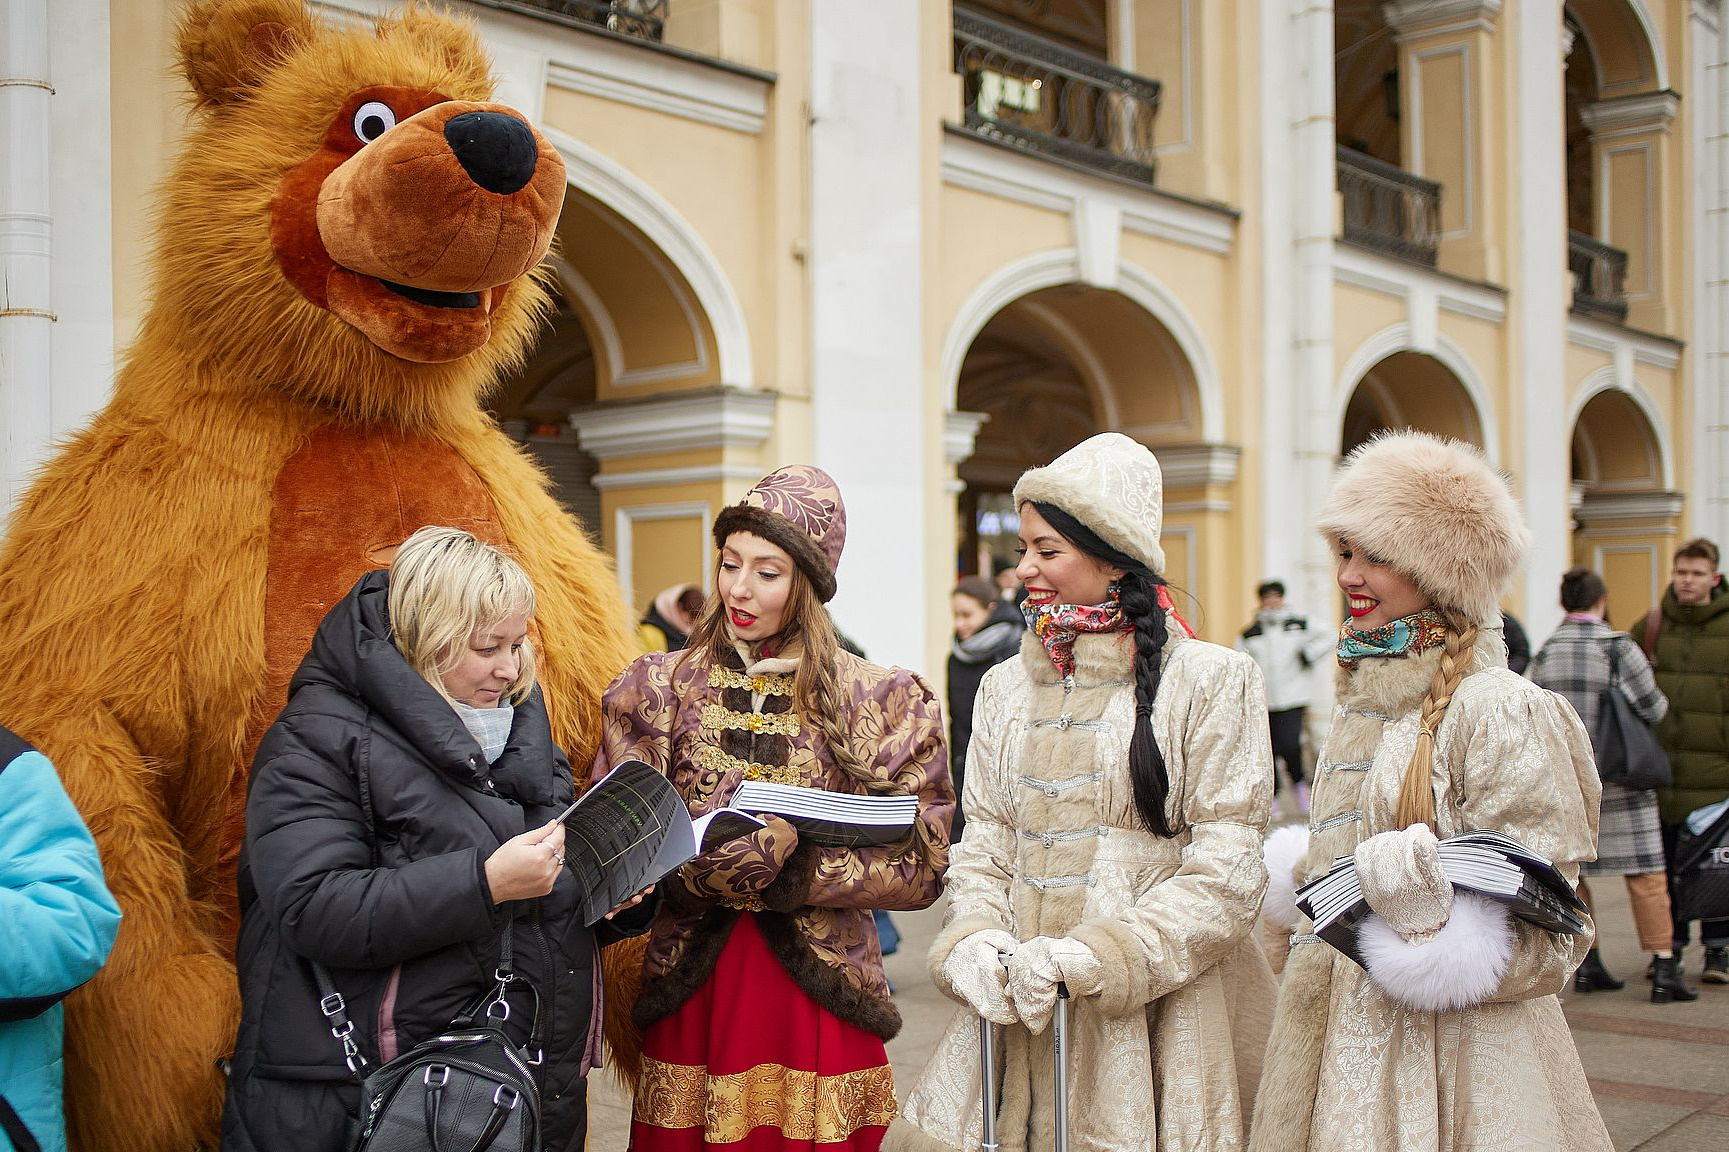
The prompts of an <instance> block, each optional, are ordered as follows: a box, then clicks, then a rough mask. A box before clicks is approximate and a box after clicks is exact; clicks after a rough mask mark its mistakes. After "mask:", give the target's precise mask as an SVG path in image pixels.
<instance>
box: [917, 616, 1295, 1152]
mask: <svg viewBox="0 0 1729 1152" xmlns="http://www.w3.org/2000/svg"><path fill="white" fill-rule="evenodd" d="M1170 633H1171V637H1172V639H1171V640H1170V641H1169V642H1168V643H1167V644H1166V646H1165V649H1164V671H1163V674H1162V677H1161V683H1160V686H1159V692H1158V697H1157V699H1156V701H1155V702H1154V707H1153V714H1152V717H1151V720H1150V723H1151V724H1152V726H1153V732H1154V735H1155V736H1156V737H1157V739H1158V743H1159V748H1160V750H1161V751H1162V752H1163V753H1164V757H1165V765H1166V770H1167V772H1168V774H1169V779H1170V792H1169V796H1168V799H1167V801H1166V805H1165V811H1166V813H1167V815H1168V816H1169V818H1170V822H1171V824H1172V826H1173V827H1174V828H1176V830H1177V831H1176V834H1175V835H1173V836H1170V837H1162V836H1157V835H1155V834H1153V833H1152V832H1149V831H1147V830H1146V828H1145V827H1144V826H1142V824H1141V822H1140V818H1139V816H1138V814H1137V813H1136V810H1135V803H1134V788H1133V785H1132V783H1131V781H1130V778H1129V743H1130V740H1131V738H1132V736H1133V734H1134V725H1135V723H1136V720H1135V702H1134V671H1133V667H1132V664H1131V660H1132V655H1133V648H1132V641H1131V638H1130V636H1129V634H1128V633H1126V632H1117V633H1104V634H1090V635H1089V634H1085V633H1083V634H1082V635H1080V636H1079V637H1077V638H1076V640H1075V648H1074V655H1075V671H1074V676H1073V678H1072V681H1071V682H1070V683H1068V684H1065V683H1064V680H1063V678H1062V677H1061V676H1060V675H1058V673H1057V670H1056V668H1055V666H1053V665H1052V663H1051V661H1050V658H1049V657H1048V656H1047V655H1046V653H1045V650H1044V648H1043V647H1042V645H1041V644H1040V642H1039V640H1038V639H1037V637H1035V636H1034V635H1033V634H1032V633H1030V632H1029V633H1028V634H1027V636H1026V637H1025V638H1024V639H1023V641H1022V644H1021V652H1020V655H1019V657H1018V658H1016V659H1013V660H1009V661H1006V662H1004V663H1002V664H999V665H997V666H996V667H995V668H992V669H991V670H990V671H989V672H987V673H985V678H984V683H983V685H982V686H981V687H980V689H979V697H978V703H977V705H976V707H975V711H974V721H973V739H972V744H971V745H970V746H969V748H968V750H967V767H966V774H965V777H964V779H965V781H966V797H965V803H966V812H967V825H966V834H965V836H964V837H962V839H961V842H960V843H959V844H957V845H956V846H955V849H954V865H953V867H952V868H951V870H950V872H949V908H948V917H947V920H946V922H945V923H944V925H943V928H942V931H941V932H940V933H938V935H937V938H936V940H935V942H934V943H933V944H932V946H931V952H930V961H929V962H930V968H931V973H932V976H933V978H934V979H935V980H936V983H937V986H938V987H939V988H941V989H942V990H943V991H944V992H945V993H948V994H949V995H953V994H954V993H953V991H952V989H951V987H950V986H949V984H948V982H947V980H946V979H945V977H944V976H943V974H942V968H943V965H944V963H945V962H946V961H947V960H948V958H949V955H950V953H951V952H952V951H953V950H954V947H955V945H956V944H957V943H959V941H960V940H961V939H963V938H964V937H966V936H969V935H971V934H972V933H974V932H977V931H980V930H981V929H986V928H1000V929H1004V930H1006V931H1008V932H1010V933H1012V934H1013V935H1014V937H1015V938H1016V939H1017V940H1027V939H1030V938H1031V937H1034V936H1059V937H1061V936H1066V937H1070V938H1072V939H1075V940H1078V941H1080V942H1081V943H1083V944H1085V945H1086V946H1087V947H1088V948H1090V949H1091V950H1092V952H1093V953H1094V954H1095V955H1096V956H1097V957H1098V958H1099V959H1100V961H1102V962H1103V965H1104V971H1105V984H1104V987H1103V989H1102V990H1101V991H1100V992H1099V993H1098V994H1097V995H1094V996H1086V997H1082V998H1079V999H1077V1000H1076V1001H1075V1002H1074V1004H1073V1007H1072V1009H1071V1023H1070V1053H1069V1083H1070V1107H1069V1129H1070V1131H1069V1135H1070V1144H1069V1146H1070V1147H1071V1148H1073V1149H1075V1150H1076V1152H1147V1150H1149V1149H1153V1148H1157V1149H1160V1150H1161V1152H1175V1150H1177V1149H1182V1150H1185V1152H1202V1150H1205V1152H1219V1150H1226V1149H1229V1150H1236V1149H1240V1148H1241V1147H1242V1146H1243V1140H1244V1130H1245V1129H1246V1128H1247V1126H1248V1120H1249V1109H1250V1106H1251V1104H1252V1102H1253V1101H1254V1097H1255V1086H1256V1082H1257V1080H1258V1078H1259V1076H1260V1063H1261V1055H1262V1051H1263V1050H1264V1048H1265V1044H1266V1036H1267V1030H1268V1027H1269V1023H1270V1020H1271V1016H1272V1005H1273V997H1274V988H1273V976H1272V972H1271V970H1270V969H1269V968H1268V966H1267V961H1266V958H1265V956H1264V955H1263V954H1262V952H1261V950H1260V947H1259V945H1258V944H1257V942H1256V939H1255V934H1254V926H1255V922H1256V917H1257V916H1258V915H1259V913H1260V909H1261V896H1262V894H1263V892H1264V891H1265V890H1266V885H1267V870H1266V866H1265V864H1264V863H1263V861H1262V858H1261V840H1262V836H1263V834H1264V833H1265V830H1266V826H1267V818H1268V815H1269V813H1270V811H1271V807H1272V796H1273V772H1272V750H1271V747H1270V745H1269V742H1268V734H1267V712H1266V702H1265V696H1264V695H1263V693H1262V688H1261V672H1260V669H1259V668H1258V667H1257V666H1256V665H1255V662H1254V661H1253V660H1251V659H1250V658H1249V657H1248V656H1246V655H1244V654H1242V653H1240V652H1232V651H1230V650H1229V649H1226V648H1221V647H1219V646H1218V645H1216V644H1208V643H1205V642H1203V641H1200V640H1194V639H1190V638H1188V637H1186V636H1184V635H1182V633H1181V632H1180V630H1179V626H1178V625H1177V624H1176V623H1175V622H1172V623H1171V624H1170ZM1000 1034H1001V1043H1000V1048H999V1051H1000V1052H1001V1053H1002V1055H1001V1059H1002V1063H1003V1068H1002V1095H1001V1108H1000V1109H999V1112H998V1128H997V1137H998V1139H999V1140H1000V1142H1001V1148H1002V1149H1003V1152H1025V1150H1027V1149H1044V1148H1049V1147H1051V1146H1052V1139H1053V1131H1054V1124H1053V1097H1052V1092H1051V1083H1052V1075H1053V1066H1052V1052H1051V1038H1050V1035H1049V1031H1048V1030H1047V1031H1046V1033H1045V1034H1044V1035H1039V1036H1034V1035H1032V1034H1031V1033H1029V1032H1028V1031H1027V1029H1026V1028H1025V1027H1022V1026H1020V1025H1014V1026H1010V1027H1007V1028H1003V1029H1001V1030H1000ZM978 1036H979V1029H978V1017H977V1016H975V1015H973V1014H972V1011H971V1009H969V1008H967V1007H965V1006H962V1007H960V1008H958V1009H957V1010H956V1011H955V1014H954V1016H953V1018H952V1019H951V1021H950V1023H949V1026H948V1030H947V1031H946V1032H945V1033H944V1035H943V1038H942V1040H941V1041H939V1042H938V1044H937V1046H936V1050H935V1051H934V1052H933V1053H932V1055H931V1058H930V1062H929V1064H927V1065H926V1067H925V1070H924V1072H923V1074H922V1075H921V1076H920V1078H919V1080H918V1083H917V1084H915V1085H914V1086H913V1088H912V1090H911V1091H910V1092H909V1093H908V1095H907V1098H906V1100H905V1102H904V1104H903V1107H902V1109H901V1118H900V1119H898V1120H896V1121H895V1122H894V1123H893V1124H892V1125H891V1126H890V1128H889V1130H888V1134H887V1137H886V1139H885V1140H884V1143H883V1147H884V1149H885V1152H960V1150H963V1149H972V1148H977V1147H978V1146H979V1142H980V1135H981V1134H980V1129H981V1127H982V1124H981V1104H980V1098H979V1094H980V1084H979V1042H978Z"/></svg>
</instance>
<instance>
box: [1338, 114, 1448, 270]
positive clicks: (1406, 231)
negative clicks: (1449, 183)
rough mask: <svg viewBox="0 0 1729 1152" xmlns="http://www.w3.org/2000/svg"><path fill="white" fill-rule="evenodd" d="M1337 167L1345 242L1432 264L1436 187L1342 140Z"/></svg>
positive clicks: (1437, 233)
mask: <svg viewBox="0 0 1729 1152" xmlns="http://www.w3.org/2000/svg"><path fill="white" fill-rule="evenodd" d="M1338 166H1339V192H1340V194H1341V195H1342V196H1343V197H1344V199H1345V240H1346V242H1347V243H1351V244H1358V245H1361V246H1362V247H1364V248H1373V249H1374V250H1375V251H1377V252H1385V253H1387V254H1388V255H1391V256H1398V257H1401V258H1402V259H1405V260H1415V261H1417V262H1418V263H1420V264H1427V265H1429V266H1430V267H1431V268H1432V267H1434V265H1435V256H1436V251H1437V248H1438V246H1439V244H1440V237H1441V186H1440V185H1439V184H1437V183H1435V182H1434V181H1433V180H1425V179H1423V178H1422V177H1421V176H1413V175H1411V173H1409V172H1407V171H1405V170H1404V169H1403V168H1399V167H1397V166H1395V165H1392V164H1388V163H1387V162H1386V161H1384V160H1377V159H1375V158H1374V157H1373V156H1369V155H1366V154H1365V153H1362V152H1358V151H1357V150H1356V149H1355V148H1346V147H1345V146H1344V145H1342V144H1341V145H1339V146H1338Z"/></svg>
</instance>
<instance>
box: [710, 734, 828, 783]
mask: <svg viewBox="0 0 1729 1152" xmlns="http://www.w3.org/2000/svg"><path fill="white" fill-rule="evenodd" d="M690 762H691V763H692V764H695V765H696V766H697V767H698V768H701V769H702V770H703V771H705V772H713V773H715V774H716V775H717V776H718V775H723V774H725V773H727V772H730V771H732V770H733V769H734V768H737V769H738V770H740V771H741V772H743V773H744V778H745V779H746V780H769V781H772V782H774V783H776V784H791V785H793V786H794V787H802V786H803V785H804V783H805V780H804V774H803V773H802V772H800V771H799V770H798V769H797V768H794V767H792V766H791V765H788V764H758V763H757V762H756V761H754V760H740V759H739V758H738V757H737V756H734V755H733V754H732V753H730V752H725V751H722V750H721V749H720V748H717V747H715V746H714V745H713V744H699V745H698V746H697V747H696V748H695V749H693V750H692V751H691V754H690Z"/></svg>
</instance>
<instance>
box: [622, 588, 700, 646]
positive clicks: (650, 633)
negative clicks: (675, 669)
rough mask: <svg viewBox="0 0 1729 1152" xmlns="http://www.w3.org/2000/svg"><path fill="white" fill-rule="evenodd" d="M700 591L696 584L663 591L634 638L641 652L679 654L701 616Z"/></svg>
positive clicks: (645, 614)
mask: <svg viewBox="0 0 1729 1152" xmlns="http://www.w3.org/2000/svg"><path fill="white" fill-rule="evenodd" d="M702 604H703V594H702V589H701V588H698V587H697V586H696V585H695V584H674V585H673V586H672V587H671V588H663V589H661V591H660V592H659V594H657V595H656V596H655V598H654V600H653V601H652V602H651V603H650V604H649V606H648V611H647V612H645V613H643V616H642V622H641V623H640V624H638V625H637V626H636V638H637V640H638V642H639V643H640V644H641V645H642V650H643V651H644V652H680V651H683V649H684V646H685V644H686V643H687V642H688V641H689V639H690V630H691V629H692V628H694V627H696V620H697V617H698V616H700V615H702Z"/></svg>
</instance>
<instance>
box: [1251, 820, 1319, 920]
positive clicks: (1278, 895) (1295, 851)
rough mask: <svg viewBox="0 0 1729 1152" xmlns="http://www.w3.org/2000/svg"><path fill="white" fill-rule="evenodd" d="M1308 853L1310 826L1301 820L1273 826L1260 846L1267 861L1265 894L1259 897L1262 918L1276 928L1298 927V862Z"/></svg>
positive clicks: (1299, 916)
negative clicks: (1302, 823) (1308, 827)
mask: <svg viewBox="0 0 1729 1152" xmlns="http://www.w3.org/2000/svg"><path fill="white" fill-rule="evenodd" d="M1308 854H1309V830H1308V829H1307V828H1306V827H1304V826H1303V825H1301V824H1287V825H1286V826H1285V827H1283V828H1275V829H1274V830H1273V832H1272V834H1271V835H1269V836H1268V837H1267V842H1266V843H1265V844H1263V845H1262V846H1261V858H1262V859H1264V860H1265V861H1266V862H1267V895H1266V897H1265V898H1264V899H1263V900H1262V901H1261V920H1262V921H1263V922H1264V923H1266V924H1268V925H1270V926H1271V927H1272V928H1274V929H1275V930H1277V931H1279V932H1283V933H1286V934H1289V933H1291V932H1295V931H1296V930H1297V922H1298V921H1299V920H1300V919H1301V918H1302V913H1301V912H1300V911H1299V910H1298V908H1297V865H1299V864H1301V863H1302V862H1303V857H1304V856H1307V855H1308Z"/></svg>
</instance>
